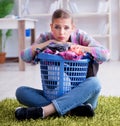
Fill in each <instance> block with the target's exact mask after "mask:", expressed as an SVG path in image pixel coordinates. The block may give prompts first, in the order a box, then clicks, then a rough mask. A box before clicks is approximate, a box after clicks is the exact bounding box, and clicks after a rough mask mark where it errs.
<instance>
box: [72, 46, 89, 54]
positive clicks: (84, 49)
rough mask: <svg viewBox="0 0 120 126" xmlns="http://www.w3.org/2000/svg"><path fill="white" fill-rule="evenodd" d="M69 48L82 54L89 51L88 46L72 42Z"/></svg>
mask: <svg viewBox="0 0 120 126" xmlns="http://www.w3.org/2000/svg"><path fill="white" fill-rule="evenodd" d="M70 50H71V51H73V52H75V53H76V54H77V55H83V54H84V53H85V52H89V53H90V52H91V51H90V47H86V46H82V45H77V44H73V45H71V46H70Z"/></svg>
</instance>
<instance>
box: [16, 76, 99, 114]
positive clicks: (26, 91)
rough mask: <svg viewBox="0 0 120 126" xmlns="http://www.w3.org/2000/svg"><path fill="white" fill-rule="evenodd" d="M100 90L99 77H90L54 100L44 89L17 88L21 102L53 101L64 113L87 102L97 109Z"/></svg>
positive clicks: (36, 104)
mask: <svg viewBox="0 0 120 126" xmlns="http://www.w3.org/2000/svg"><path fill="white" fill-rule="evenodd" d="M100 90H101V86H100V83H99V80H98V79H97V77H89V78H87V79H86V80H85V81H84V82H82V83H80V84H79V85H78V86H77V87H76V88H74V89H72V90H71V91H70V92H68V93H67V94H65V95H63V96H61V97H59V98H57V99H54V100H52V101H50V100H48V99H47V98H46V97H45V96H44V94H43V91H42V90H38V89H33V88H30V87H25V86H22V87H19V88H18V89H17V90H16V98H17V100H18V101H19V102H20V103H22V104H24V105H26V106H29V107H38V106H39V107H43V106H46V105H48V104H50V103H53V104H54V106H55V108H56V110H57V112H58V113H59V114H60V115H64V114H66V113H67V112H69V111H70V110H71V109H73V108H76V107H78V106H80V105H83V104H87V103H90V104H91V105H92V106H93V108H94V109H95V108H96V106H97V102H98V96H99V93H100Z"/></svg>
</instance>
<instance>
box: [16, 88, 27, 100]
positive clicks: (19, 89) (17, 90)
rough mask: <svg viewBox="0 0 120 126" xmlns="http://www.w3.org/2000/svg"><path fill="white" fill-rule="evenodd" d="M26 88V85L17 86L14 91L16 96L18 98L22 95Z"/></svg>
mask: <svg viewBox="0 0 120 126" xmlns="http://www.w3.org/2000/svg"><path fill="white" fill-rule="evenodd" d="M26 89H27V87H26V86H21V87H18V88H17V89H16V93H15V95H16V98H17V99H19V98H20V97H21V96H22V95H23V92H24V90H26Z"/></svg>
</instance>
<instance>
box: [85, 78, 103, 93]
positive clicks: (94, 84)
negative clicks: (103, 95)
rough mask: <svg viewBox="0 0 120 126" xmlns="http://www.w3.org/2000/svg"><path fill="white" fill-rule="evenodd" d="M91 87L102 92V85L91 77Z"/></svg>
mask: <svg viewBox="0 0 120 126" xmlns="http://www.w3.org/2000/svg"><path fill="white" fill-rule="evenodd" d="M87 81H89V86H90V85H91V88H93V89H95V90H96V91H97V92H100V90H101V84H100V81H99V79H98V78H97V77H89V78H88V80H87Z"/></svg>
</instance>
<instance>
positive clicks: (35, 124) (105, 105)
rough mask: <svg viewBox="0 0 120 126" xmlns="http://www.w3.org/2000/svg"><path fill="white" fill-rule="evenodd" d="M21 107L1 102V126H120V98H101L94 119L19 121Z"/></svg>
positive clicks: (13, 103) (9, 100)
mask: <svg viewBox="0 0 120 126" xmlns="http://www.w3.org/2000/svg"><path fill="white" fill-rule="evenodd" d="M18 106H21V105H20V104H19V103H18V102H17V101H16V100H15V99H5V100H3V101H0V126H120V97H112V96H109V97H104V96H100V97H99V102H98V107H97V109H96V110H95V113H96V114H95V116H94V117H93V118H87V117H76V116H64V117H49V118H46V119H37V120H32V119H31V120H25V121H17V120H16V119H15V117H14V110H15V108H16V107H18Z"/></svg>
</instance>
